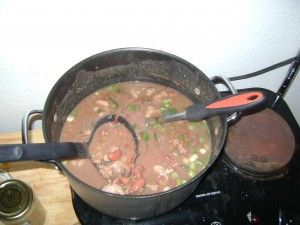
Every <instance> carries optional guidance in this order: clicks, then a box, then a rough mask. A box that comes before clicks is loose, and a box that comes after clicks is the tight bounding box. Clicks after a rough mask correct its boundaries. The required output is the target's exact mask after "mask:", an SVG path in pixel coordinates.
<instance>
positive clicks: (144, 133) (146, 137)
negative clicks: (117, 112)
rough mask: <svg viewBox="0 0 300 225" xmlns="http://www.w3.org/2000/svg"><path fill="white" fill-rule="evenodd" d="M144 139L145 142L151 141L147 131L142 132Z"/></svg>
mask: <svg viewBox="0 0 300 225" xmlns="http://www.w3.org/2000/svg"><path fill="white" fill-rule="evenodd" d="M142 138H143V140H144V141H149V135H148V132H147V131H143V132H142Z"/></svg>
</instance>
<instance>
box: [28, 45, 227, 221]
mask: <svg viewBox="0 0 300 225" xmlns="http://www.w3.org/2000/svg"><path fill="white" fill-rule="evenodd" d="M124 81H148V82H154V83H159V84H162V85H167V86H170V87H172V88H175V89H176V90H178V91H180V92H182V93H184V94H185V95H186V96H188V97H189V98H191V99H192V100H193V101H194V102H195V103H197V102H208V101H213V100H216V99H218V98H220V95H219V92H218V91H217V89H216V87H215V85H214V83H213V82H212V81H211V80H210V79H209V78H208V77H207V76H206V75H205V74H204V73H203V72H201V71H200V70H199V69H198V68H196V67H195V66H194V65H192V64H191V63H189V62H187V61H185V60H183V59H181V58H179V57H177V56H174V55H171V54H169V53H166V52H162V51H157V50H152V49H144V48H125V49H116V50H111V51H106V52H103V53H99V54H96V55H93V56H91V57H89V58H87V59H85V60H83V61H81V62H79V63H78V64H76V65H75V66H73V67H72V68H71V69H70V70H68V71H67V72H66V73H65V74H64V75H63V76H62V77H61V78H60V79H59V80H58V81H57V83H56V84H55V86H54V87H53V88H52V90H51V92H50V94H49V96H48V98H47V101H46V103H45V106H44V110H43V117H42V123H43V133H44V137H45V140H46V142H57V141H59V137H60V134H61V130H62V127H63V124H64V122H65V120H66V118H67V116H68V114H69V113H70V112H71V111H72V109H73V108H74V107H75V106H76V105H77V104H78V103H79V102H80V101H81V100H82V99H84V98H85V97H87V96H88V95H89V94H91V93H92V92H94V91H96V90H98V89H100V88H102V87H105V86H108V85H111V84H113V83H118V82H124ZM34 112H39V111H34ZM29 114H30V113H29ZM26 116H27V117H28V115H26ZM25 121H26V120H25ZM208 125H209V128H210V131H211V140H212V153H211V157H210V162H209V164H208V165H207V167H206V168H205V169H204V170H203V171H202V172H201V173H199V174H198V175H197V176H195V177H194V178H192V179H191V180H190V181H188V182H187V183H185V184H183V185H181V186H179V187H176V188H174V189H171V190H169V191H165V192H162V193H158V194H152V195H142V196H122V195H117V194H111V193H106V192H103V191H101V190H98V189H96V188H94V187H91V186H89V185H87V184H85V183H83V182H82V181H80V180H79V179H77V178H76V177H75V176H74V175H73V174H72V173H70V172H69V171H68V170H67V169H66V168H65V167H64V166H63V165H62V163H61V162H60V161H53V163H55V164H56V165H57V166H58V167H59V168H60V169H61V170H62V171H63V172H64V174H65V175H66V177H67V178H68V180H69V182H70V185H71V187H72V188H73V190H74V191H75V192H76V193H77V194H78V195H79V196H80V198H81V199H83V200H84V201H85V202H86V203H87V204H89V205H91V206H92V207H93V208H95V209H97V210H99V211H101V212H103V213H105V214H108V215H111V216H115V217H119V218H126V219H145V218H150V217H154V216H158V215H160V214H163V213H165V212H167V211H170V210H172V209H173V208H175V207H176V206H178V205H179V204H180V203H182V202H183V201H184V200H185V199H187V198H188V197H189V196H190V195H191V194H192V193H193V191H194V190H195V189H196V187H197V186H198V185H199V183H200V181H201V179H202V177H203V175H204V174H205V173H206V171H207V170H208V169H209V168H210V167H211V166H212V165H213V163H214V162H215V160H216V159H217V157H218V155H219V154H220V151H221V149H222V146H223V144H224V141H225V137H226V131H227V122H226V116H216V117H212V118H210V119H208ZM24 139H26V134H25V138H24Z"/></svg>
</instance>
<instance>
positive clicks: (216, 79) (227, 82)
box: [210, 76, 241, 125]
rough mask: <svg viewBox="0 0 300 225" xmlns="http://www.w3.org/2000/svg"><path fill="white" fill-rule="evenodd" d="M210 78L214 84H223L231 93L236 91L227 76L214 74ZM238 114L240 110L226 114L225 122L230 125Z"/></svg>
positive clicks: (236, 118) (237, 117)
mask: <svg viewBox="0 0 300 225" xmlns="http://www.w3.org/2000/svg"><path fill="white" fill-rule="evenodd" d="M210 80H211V81H212V82H213V83H214V84H219V83H222V84H224V85H225V86H226V87H227V88H228V89H229V90H230V91H231V92H232V94H237V93H238V92H237V90H236V89H235V87H234V86H233V84H232V83H231V82H230V80H229V79H228V78H227V77H224V76H214V77H211V78H210ZM240 115H241V112H235V113H233V114H231V115H230V116H228V117H227V124H228V125H230V124H232V123H234V122H235V121H237V120H238V119H239V117H240Z"/></svg>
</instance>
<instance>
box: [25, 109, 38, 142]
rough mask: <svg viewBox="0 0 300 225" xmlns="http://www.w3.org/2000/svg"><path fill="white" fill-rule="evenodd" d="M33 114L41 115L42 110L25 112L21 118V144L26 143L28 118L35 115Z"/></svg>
mask: <svg viewBox="0 0 300 225" xmlns="http://www.w3.org/2000/svg"><path fill="white" fill-rule="evenodd" d="M35 114H39V115H42V114H43V110H30V111H27V112H26V113H25V114H24V116H23V118H22V143H23V144H27V143H28V130H29V129H28V121H29V118H30V116H32V115H35Z"/></svg>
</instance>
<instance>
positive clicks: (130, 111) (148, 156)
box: [60, 82, 211, 195]
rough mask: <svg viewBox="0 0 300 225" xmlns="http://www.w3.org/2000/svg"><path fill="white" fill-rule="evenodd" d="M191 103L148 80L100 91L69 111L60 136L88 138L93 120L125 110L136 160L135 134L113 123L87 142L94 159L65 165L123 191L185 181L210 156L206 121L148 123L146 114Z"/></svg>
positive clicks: (149, 189)
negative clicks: (136, 137) (89, 142)
mask: <svg viewBox="0 0 300 225" xmlns="http://www.w3.org/2000/svg"><path fill="white" fill-rule="evenodd" d="M192 104H193V103H192V101H191V100H189V99H188V98H187V97H186V96H184V95H182V94H181V93H179V92H178V91H176V90H174V89H172V88H169V87H166V86H162V85H159V84H154V83H148V82H124V83H118V84H113V85H110V86H108V87H106V88H103V89H101V90H98V91H96V92H94V93H93V94H91V95H89V96H88V97H86V98H85V99H83V100H82V101H81V102H80V103H79V104H78V105H77V106H76V107H75V108H74V110H73V111H72V112H71V113H70V115H69V116H68V118H67V120H66V122H65V124H64V127H63V130H62V133H61V137H60V141H81V142H83V141H87V140H88V139H89V136H90V134H91V129H92V126H93V123H94V121H96V120H98V119H99V118H101V117H103V116H105V115H107V114H112V113H113V114H117V115H122V116H123V117H124V118H126V119H127V121H129V122H130V123H131V125H132V126H133V127H134V129H135V132H136V133H137V135H138V137H139V140H140V141H139V143H140V144H139V155H138V157H137V158H136V162H135V163H133V157H134V150H135V144H134V140H133V138H132V135H131V133H130V132H129V131H128V130H127V129H126V128H125V127H124V126H123V125H122V124H120V123H115V122H110V123H107V124H104V125H103V126H101V127H100V128H98V129H97V132H96V134H95V136H94V137H93V140H92V142H91V144H90V146H89V152H90V155H91V156H92V157H91V159H74V160H68V161H64V162H63V164H64V165H65V167H66V168H67V169H68V170H69V171H70V172H71V173H73V174H74V175H75V176H76V177H77V178H78V179H80V180H82V181H83V182H85V183H87V184H89V185H91V186H93V187H95V188H98V189H102V190H103V191H107V192H112V193H116V194H121V195H123V194H126V195H145V194H153V193H158V192H162V191H166V190H169V189H172V188H174V187H176V186H179V185H181V184H184V183H185V182H187V181H188V180H189V179H191V178H193V177H194V176H196V175H197V174H198V173H199V172H200V171H202V170H203V168H204V167H205V166H206V165H207V163H208V162H209V160H210V154H211V138H210V131H209V128H208V126H207V124H206V121H199V122H192V123H189V122H187V121H177V122H171V123H164V124H155V125H153V126H147V125H146V124H145V119H146V118H152V117H156V116H159V115H161V113H164V114H167V113H169V114H171V113H176V112H179V111H182V110H185V109H186V107H188V106H189V105H192ZM93 163H94V165H96V167H95V166H94V165H93Z"/></svg>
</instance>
